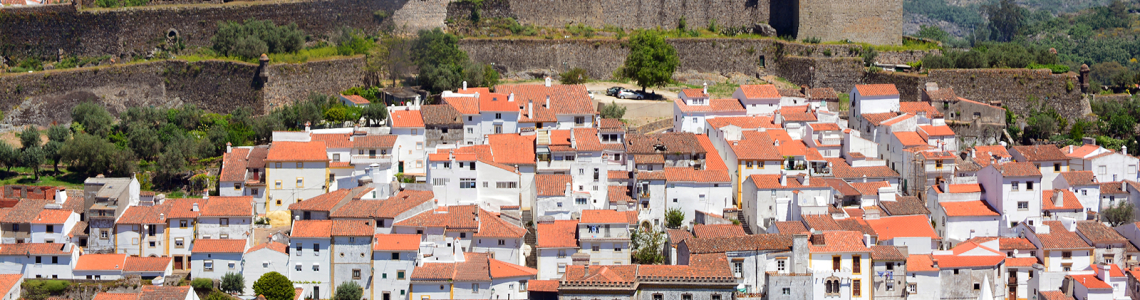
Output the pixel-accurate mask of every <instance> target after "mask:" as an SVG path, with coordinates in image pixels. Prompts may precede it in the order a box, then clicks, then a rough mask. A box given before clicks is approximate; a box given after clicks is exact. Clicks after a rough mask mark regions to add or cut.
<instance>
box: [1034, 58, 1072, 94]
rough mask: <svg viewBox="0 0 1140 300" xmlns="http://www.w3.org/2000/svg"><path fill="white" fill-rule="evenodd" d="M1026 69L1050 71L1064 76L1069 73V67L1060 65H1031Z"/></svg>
mask: <svg viewBox="0 0 1140 300" xmlns="http://www.w3.org/2000/svg"><path fill="white" fill-rule="evenodd" d="M1026 68H1029V69H1049V71H1051V72H1053V74H1062V73H1065V72H1068V71H1069V66H1066V65H1058V64H1038V63H1031V64H1029V65H1028V66H1026ZM1070 90H1072V88H1070Z"/></svg>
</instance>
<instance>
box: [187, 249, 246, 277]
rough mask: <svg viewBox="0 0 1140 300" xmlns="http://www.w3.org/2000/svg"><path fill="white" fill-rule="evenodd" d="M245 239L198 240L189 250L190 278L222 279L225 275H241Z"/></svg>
mask: <svg viewBox="0 0 1140 300" xmlns="http://www.w3.org/2000/svg"><path fill="white" fill-rule="evenodd" d="M248 244H249V243H248V241H247V240H246V239H225V240H223V239H198V240H195V241H194V247H193V249H190V250H191V251H190V253H191V254H190V264H191V267H190V276H192V277H194V278H210V279H222V276H223V275H226V273H238V274H241V272H242V269H243V267H244V263H245V261H244V257H243V255H244V254H245V250H246V249H247V248H248V246H247V245H248Z"/></svg>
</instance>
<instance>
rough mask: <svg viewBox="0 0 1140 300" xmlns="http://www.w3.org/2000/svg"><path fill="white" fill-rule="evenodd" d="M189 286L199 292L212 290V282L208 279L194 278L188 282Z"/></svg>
mask: <svg viewBox="0 0 1140 300" xmlns="http://www.w3.org/2000/svg"><path fill="white" fill-rule="evenodd" d="M190 286H192V287H194V289H195V290H200V291H205V290H212V289H214V281H213V280H211V279H209V278H194V280H191V281H190Z"/></svg>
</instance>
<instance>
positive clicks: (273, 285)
mask: <svg viewBox="0 0 1140 300" xmlns="http://www.w3.org/2000/svg"><path fill="white" fill-rule="evenodd" d="M253 293H254V294H257V295H262V296H265V299H266V300H293V296H295V295H294V294H295V293H296V291H295V290H293V282H292V281H289V278H288V277H285V275H281V273H277V272H269V273H265V275H261V278H258V279H257V281H255V282H253Z"/></svg>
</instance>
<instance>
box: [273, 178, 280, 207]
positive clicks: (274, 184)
mask: <svg viewBox="0 0 1140 300" xmlns="http://www.w3.org/2000/svg"><path fill="white" fill-rule="evenodd" d="M273 187H274V188H276V189H279V190H280V189H281V181H280V180H277V181H274V182H273ZM277 204H281V203H277Z"/></svg>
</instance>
